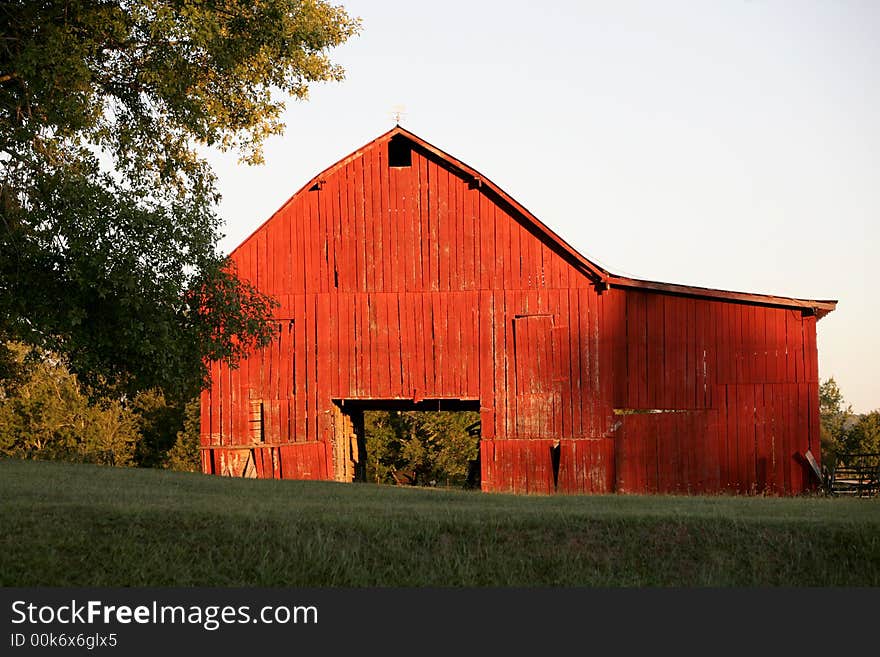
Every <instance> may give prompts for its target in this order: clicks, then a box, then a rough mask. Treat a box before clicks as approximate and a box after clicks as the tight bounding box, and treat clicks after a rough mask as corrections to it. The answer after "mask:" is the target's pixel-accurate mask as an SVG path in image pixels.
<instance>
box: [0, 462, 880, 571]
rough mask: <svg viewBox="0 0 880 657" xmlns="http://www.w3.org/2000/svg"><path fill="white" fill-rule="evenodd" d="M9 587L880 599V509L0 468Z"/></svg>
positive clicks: (2, 564) (1, 554) (21, 465)
mask: <svg viewBox="0 0 880 657" xmlns="http://www.w3.org/2000/svg"><path fill="white" fill-rule="evenodd" d="M0 585H3V586H36V585H49V586H209V585H210V586H356V587H359V586H844V585H845V586H878V585H880V500H876V499H875V500H859V499H824V498H799V499H778V498H745V497H726V496H715V497H679V496H674V497H673V496H656V497H642V496H593V497H573V496H572V497H564V496H558V497H517V496H509V495H488V494H484V493H479V492H457V491H442V490H428V489H414V488H393V487H384V486H375V485H371V484H336V483H329V482H328V483H324V482H295V481H257V480H239V479H236V480H233V479H225V478H220V477H207V476H203V475H195V474H182V473H174V472H167V471H160V470H134V469H121V468H109V467H98V466H88V465H72V464H64V463H50V462H32V461H17V460H10V459H0Z"/></svg>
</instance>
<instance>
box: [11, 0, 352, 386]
mask: <svg viewBox="0 0 880 657" xmlns="http://www.w3.org/2000/svg"><path fill="white" fill-rule="evenodd" d="M358 29H359V23H358V21H357V20H355V19H352V18H350V17H349V16H348V15H347V14H346V12H345V11H344V10H343V9H342V8H339V7H336V6H333V5H331V4H329V3H328V2H325V1H324V0H218V1H204V0H137V1H135V0H103V1H96V0H44V1H43V2H30V1H27V0H18V1H15V0H13V1H12V2H4V3H2V4H0V32H2V37H3V38H2V40H0V342H5V341H8V340H11V339H16V340H20V341H23V342H26V343H28V344H31V345H35V346H39V347H41V348H43V349H44V350H46V351H49V352H52V353H56V354H61V355H63V357H64V358H65V360H66V362H67V364H68V365H69V367H70V368H71V370H72V371H74V372H76V373H77V374H78V376H79V378H80V380H81V381H82V382H83V383H84V384H87V385H88V386H89V389H90V390H97V391H101V390H110V389H115V390H116V391H117V395H121V394H122V392H123V391H128V392H137V391H140V390H144V389H148V388H153V387H161V388H162V389H164V390H165V392H166V393H168V394H173V395H174V396H175V398H178V399H188V398H191V397H192V395H193V393H194V392H195V389H196V388H197V387H198V385H199V384H201V383H203V381H204V376H205V374H206V368H205V365H204V364H205V360H206V359H214V358H223V359H227V360H229V361H231V362H235V360H236V359H237V358H238V357H240V355H241V354H242V353H243V352H244V351H245V350H247V349H249V348H251V347H252V346H255V345H262V344H265V343H266V342H267V341H268V340H269V339H270V338H271V328H270V325H269V323H268V322H267V321H266V319H267V318H268V317H269V316H270V314H271V309H272V304H273V302H272V300H271V299H268V298H267V297H265V296H263V295H262V294H260V293H259V292H258V291H257V290H255V289H254V288H253V287H251V286H249V285H246V284H243V283H242V282H240V281H239V280H238V278H237V277H236V275H235V271H233V270H232V269H230V267H229V265H228V263H227V261H226V260H225V259H224V258H223V257H222V256H221V254H219V252H218V248H217V243H218V239H219V228H220V220H219V218H218V216H217V214H216V203H217V200H218V194H217V190H216V188H215V179H214V176H213V173H212V171H211V169H210V167H209V165H208V164H207V163H206V161H205V159H204V158H203V157H202V156H201V155H200V150H199V149H200V148H203V147H205V146H209V147H217V148H220V149H234V150H236V151H237V152H239V153H240V154H241V157H242V159H243V160H245V161H247V162H251V163H255V162H259V161H260V160H261V144H262V143H263V141H264V140H265V138H266V137H267V136H268V135H271V134H278V133H280V132H281V131H282V130H283V127H284V126H283V123H282V121H281V116H282V112H283V110H284V99H285V98H286V97H293V98H305V97H306V95H307V91H308V86H309V84H311V83H313V82H318V81H325V80H339V79H340V78H341V77H342V74H343V72H342V70H341V69H340V68H339V67H338V66H336V65H334V64H333V63H332V62H331V61H330V60H329V58H328V52H329V50H330V49H332V48H333V47H335V46H338V45H339V44H341V43H343V42H344V41H346V40H347V39H348V38H349V37H351V36H352V35H353V34H355V33H356V32H357V31H358ZM2 356H3V354H0V361H3V360H4V359H3V358H2ZM6 360H8V359H6ZM3 370H4V367H2V363H0V375H2V374H3Z"/></svg>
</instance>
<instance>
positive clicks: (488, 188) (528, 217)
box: [233, 125, 837, 319]
mask: <svg viewBox="0 0 880 657" xmlns="http://www.w3.org/2000/svg"><path fill="white" fill-rule="evenodd" d="M395 136H401V137H404V138H406V139H407V140H409V141H410V142H411V143H412V144H413V145H414V146H415V147H416V148H419V149H421V150H423V151H427V152H428V153H430V154H433V155H434V156H435V157H437V158H439V159H440V160H442V161H444V162H445V163H446V164H447V165H448V166H450V167H451V168H453V169H455V170H456V171H457V172H458V173H459V174H461V175H462V176H464V177H465V178H470V179H472V180H473V181H474V182H475V183H476V184H478V185H479V186H480V187H481V188H482V189H483V191H484V192H487V193H489V194H490V195H492V196H494V197H495V200H496V201H499V202H500V203H502V204H503V205H505V206H507V208H508V209H510V210H511V211H513V213H515V214H516V215H518V216H519V217H520V219H521V220H523V221H524V222H525V223H526V224H530V225H531V226H532V227H533V228H534V229H535V231H536V232H538V233H539V234H540V235H542V236H543V237H544V238H545V239H546V240H547V243H548V245H550V246H553V247H555V249H556V251H557V252H558V253H559V254H560V255H561V256H562V257H564V258H565V259H566V260H568V262H570V263H571V264H572V266H574V267H575V268H576V269H578V270H579V271H581V273H583V274H584V275H585V276H587V277H589V278H591V279H592V280H593V281H594V282H595V283H596V284H597V285H599V286H601V287H604V288H606V289H610V288H612V287H616V288H633V289H641V290H652V291H656V292H665V293H667V294H676V295H681V296H688V297H697V298H703V299H719V300H727V301H737V302H741V303H751V304H758V305H767V306H777V307H785V308H798V309H801V310H804V311H807V312H812V313H814V314H815V315H816V316H817V318H820V319H821V318H822V317H824V316H825V315H827V314H828V313H830V312H831V311H832V310H834V309H835V308H836V307H837V300H816V299H798V298H793V297H782V296H774V295H769V294H755V293H751V292H735V291H731V290H719V289H714V288H707V287H697V286H693V285H678V284H675V283H663V282H659V281H647V280H642V279H637V278H630V277H628V276H619V275H617V274H614V273H612V272H609V271H608V270H606V269H604V268H603V267H601V266H599V265H598V264H597V263H595V262H593V261H591V260H589V259H588V258H586V257H585V256H583V255H582V254H580V253H579V252H578V251H577V250H576V249H575V248H574V247H572V246H571V245H570V244H568V243H567V242H566V241H565V240H564V239H562V238H561V237H560V236H559V235H557V234H556V233H555V232H554V231H553V230H551V229H550V228H549V227H548V226H547V225H545V224H544V223H542V222H541V221H540V220H539V219H538V218H537V217H536V216H535V215H533V214H532V213H531V212H529V211H528V210H527V209H526V208H525V207H523V206H522V205H520V203H519V202H518V201H516V199H514V198H513V197H512V196H510V195H509V194H508V193H507V192H505V191H504V190H503V189H501V188H500V187H498V185H496V184H495V183H493V182H492V181H491V180H489V179H488V178H486V177H485V176H484V175H483V174H481V173H480V172H478V171H477V170H476V169H473V168H472V167H470V166H468V165H467V164H465V163H464V162H462V161H460V160H458V159H456V158H455V157H453V156H452V155H449V154H448V153H446V152H444V151H442V150H440V149H439V148H437V147H436V146H434V145H433V144H430V143H428V142H427V141H425V140H424V139H422V138H421V137H419V136H417V135H415V134H413V133H412V132H410V131H408V130H406V129H404V128H402V127H400V126H399V125H398V126H395V127H394V128H392V129H391V130H389V131H388V132H386V133H385V134H383V135H380V136H379V137H377V138H376V139H374V140H372V141H371V142H369V143H367V144H364V146H362V147H361V148H359V149H358V150H356V151H354V152H353V153H351V154H350V155H348V156H346V157H344V158H342V159H341V160H339V161H338V162H337V163H336V164H334V165H332V166H330V167H328V168H327V169H325V170H324V171H322V172H321V173H319V174H318V175H317V176H315V177H314V178H312V179H311V180H310V181H309V182H307V183H306V184H305V185H304V186H303V187H302V188H301V189H300V190H299V191H297V192H296V194H294V195H293V196H292V197H291V199H292V198H293V197H295V196H297V195H298V194H300V193H301V192H303V191H306V190H308V189H311V188H312V187H314V186H315V185H316V184H317V183H320V182H321V180H322V179H324V178H325V177H327V176H328V175H330V174H331V173H333V172H334V171H335V170H337V169H339V168H341V167H343V166H345V165H346V164H347V163H349V162H351V161H352V160H353V159H355V158H358V157H360V156H361V155H362V154H363V152H364V151H366V150H368V149H370V148H373V147H375V146H377V145H379V144H382V143H385V142H388V141H390V140H391V138H392V137H395ZM289 202H290V201H289V200H288V201H287V202H285V204H284V205H283V206H282V207H281V208H280V209H279V210H278V212H280V211H281V210H282V209H283V208H284V207H285V206H286V205H287V203H289ZM276 214H277V212H276ZM273 216H274V215H273ZM269 221H271V218H270V219H269ZM266 223H268V221H267V222H266ZM261 227H262V226H261ZM257 230H259V228H258V229H257ZM254 232H255V233H256V232H257V231H254ZM248 239H249V238H248ZM245 241H247V240H245ZM236 250H237V249H236ZM233 253H234V251H233Z"/></svg>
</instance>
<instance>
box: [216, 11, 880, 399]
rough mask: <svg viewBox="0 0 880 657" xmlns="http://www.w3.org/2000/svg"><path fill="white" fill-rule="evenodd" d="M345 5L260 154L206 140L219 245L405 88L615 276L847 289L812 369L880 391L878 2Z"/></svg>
mask: <svg viewBox="0 0 880 657" xmlns="http://www.w3.org/2000/svg"><path fill="white" fill-rule="evenodd" d="M335 4H342V5H343V6H344V7H345V8H346V10H347V11H348V12H349V14H351V15H354V16H359V17H360V18H361V19H362V22H363V28H362V32H361V34H360V35H358V36H356V37H354V38H352V39H351V40H350V41H349V42H347V43H346V44H345V45H343V46H342V47H340V48H337V49H335V50H333V51H332V52H331V53H330V54H331V59H332V60H333V61H334V62H336V63H338V64H340V65H342V66H343V67H344V68H345V70H346V79H345V80H344V81H343V82H340V83H325V84H320V85H315V86H313V87H312V88H311V91H310V94H309V98H308V100H306V101H294V100H291V101H290V102H289V103H288V109H287V112H286V115H285V121H286V124H287V128H286V130H285V133H284V135H283V136H279V137H273V138H271V139H270V140H269V141H268V142H267V143H266V148H265V156H266V157H265V164H263V165H261V166H258V167H250V166H247V165H244V164H240V163H239V162H238V161H237V157H236V156H235V155H234V154H229V153H215V152H214V153H210V155H209V160H210V162H211V163H212V164H213V165H214V168H215V171H216V173H217V175H218V186H219V190H220V192H221V194H222V195H223V199H222V201H221V204H220V206H219V212H220V214H221V217H223V219H224V221H225V230H224V233H225V237H224V238H223V240H222V241H221V249H222V250H223V251H224V252H225V253H228V252H229V251H231V250H232V249H233V248H235V246H237V245H238V244H239V243H240V242H241V241H242V240H243V239H245V238H246V237H247V236H248V235H249V234H250V233H251V232H252V231H253V230H254V229H256V228H257V227H258V226H259V225H260V224H261V223H263V222H264V221H265V220H266V219H268V218H269V217H270V216H271V215H272V213H274V212H275V211H276V210H277V209H278V208H279V207H280V206H281V205H282V204H283V203H284V202H285V201H286V200H287V199H288V198H289V197H290V196H291V195H292V194H293V193H294V192H296V191H297V190H298V189H299V188H300V187H301V186H302V185H304V184H305V183H306V182H307V181H308V180H309V179H311V178H312V177H313V176H315V175H316V174H318V173H319V172H321V171H322V170H323V169H325V168H326V167H328V166H330V165H331V164H333V163H335V162H336V161H337V160H339V159H341V158H342V157H344V156H346V155H348V154H349V153H351V152H352V151H354V150H356V149H358V148H359V147H360V146H362V145H364V144H365V143H366V142H368V141H370V140H372V139H374V138H375V137H377V136H379V135H380V134H382V133H384V132H386V131H387V130H389V129H390V128H392V127H393V126H394V118H393V110H394V109H395V108H396V107H399V106H403V108H404V110H403V111H404V114H403V115H402V117H401V125H402V126H403V127H405V128H407V129H408V130H410V131H412V132H414V133H415V134H417V135H418V136H420V137H421V138H423V139H425V140H426V141H428V142H430V143H431V144H433V145H435V146H436V147H438V148H440V149H441V150H444V151H446V152H447V153H449V154H451V155H453V156H454V157H456V158H458V159H459V160H462V161H463V162H466V163H467V164H469V165H470V166H472V167H473V168H474V169H476V170H477V171H479V172H481V173H482V174H483V175H484V176H486V177H487V178H489V179H490V180H492V181H493V182H494V183H496V184H497V185H499V186H500V187H501V188H502V189H504V190H505V191H506V192H508V193H509V194H510V195H511V196H513V197H514V198H515V199H516V200H518V201H519V202H520V203H521V204H522V205H524V206H525V207H526V208H528V209H529V210H530V211H531V212H532V213H533V214H534V215H535V216H537V217H538V218H539V219H540V220H541V221H542V222H543V223H545V224H546V225H548V226H549V227H550V228H551V229H552V230H554V231H555V232H556V233H557V234H558V235H560V236H561V237H562V238H563V239H565V240H566V241H567V242H568V243H569V244H571V245H572V246H573V247H574V248H575V249H577V250H578V251H580V252H581V253H582V254H584V255H585V256H587V257H588V258H590V259H591V260H593V261H595V262H597V263H598V264H600V265H602V266H604V267H606V268H607V269H609V270H610V271H612V272H614V273H618V274H623V275H629V276H634V277H637V278H645V279H649V280H656V281H665V282H670V283H680V284H685V285H697V286H704V287H713V288H720V289H725V290H736V291H746V292H756V293H764V294H774V295H782V296H793V297H800V298H810V299H836V300H838V302H839V303H838V308H837V310H836V311H834V312H833V313H831V314H830V315H828V316H826V317H825V318H824V319H822V320H821V321H820V322H819V324H818V348H819V375H820V378H821V379H822V380H825V379H827V378H829V377H834V379H835V380H836V381H837V383H838V385H839V386H840V388H841V391H842V392H843V395H844V397H845V399H846V401H847V402H849V403H850V404H852V406H853V410H854V411H855V412H859V413H861V412H868V411H870V410H873V409H875V408H880V383H877V378H878V373H880V303H878V301H877V292H876V289H875V288H874V286H871V285H869V283H871V282H873V281H875V280H876V279H877V277H878V270H880V269H878V265H877V262H876V258H875V254H876V253H877V250H878V247H880V3H878V2H874V1H872V0H865V1H864V2H856V1H848V0H827V1H826V2H811V1H809V0H801V1H795V0H790V1H787V2H783V1H777V0H727V1H722V0H719V1H716V2H696V1H691V2H676V1H675V0H664V1H663V2H656V1H645V2H636V1H626V0H622V1H613V2H612V1H611V0H608V1H606V2H590V1H588V0H579V1H570V2H569V1H561V0H559V1H554V0H542V2H540V3H539V2H534V1H533V2H524V1H516V0H513V1H510V0H508V1H504V2H502V1H498V0H470V1H468V2H465V1H461V0H444V1H443V2H412V1H411V0H410V1H403V0H348V1H343V2H335Z"/></svg>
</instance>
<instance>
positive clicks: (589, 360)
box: [202, 129, 833, 493]
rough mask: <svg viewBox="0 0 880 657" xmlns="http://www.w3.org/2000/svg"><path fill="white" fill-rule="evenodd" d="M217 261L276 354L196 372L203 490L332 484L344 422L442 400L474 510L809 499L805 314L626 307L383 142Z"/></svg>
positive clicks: (474, 182)
mask: <svg viewBox="0 0 880 657" xmlns="http://www.w3.org/2000/svg"><path fill="white" fill-rule="evenodd" d="M392 138H394V139H407V143H409V144H410V145H411V147H412V160H411V166H408V167H392V166H389V162H388V141H389V139H392ZM232 258H233V260H234V261H235V262H236V264H237V265H238V268H239V272H240V274H241V276H242V277H244V278H247V279H249V280H250V281H251V282H253V283H254V284H255V285H256V286H257V287H258V288H260V289H261V290H263V291H264V292H267V293H270V294H272V295H273V296H275V298H276V299H278V301H279V302H280V304H281V305H280V308H279V309H278V311H277V314H276V318H277V321H278V326H279V333H278V337H277V339H276V341H275V343H274V344H273V345H272V346H271V347H269V348H266V349H264V350H262V351H260V352H258V353H254V354H252V355H251V356H250V357H249V358H248V359H247V360H246V361H244V362H243V363H242V364H241V366H240V367H239V368H238V369H230V368H229V367H227V366H226V365H225V364H223V363H214V364H213V365H212V381H213V385H212V387H211V389H210V390H209V391H206V392H205V393H203V396H202V445H203V467H204V471H205V472H208V473H216V474H231V475H241V474H242V473H244V472H245V471H246V470H247V474H249V475H255V476H260V477H275V478H281V477H283V478H296V479H334V478H336V479H345V480H350V479H351V477H352V476H353V475H352V474H351V473H352V470H351V463H349V462H350V461H351V462H354V461H357V459H358V455H357V454H356V453H355V454H353V453H352V450H354V452H356V451H357V447H356V444H355V443H352V442H350V441H349V437H350V434H351V433H352V431H353V429H352V426H351V422H350V420H349V418H348V416H347V415H346V413H345V406H344V404H345V401H348V402H356V401H357V400H394V399H399V400H409V401H411V402H420V401H422V400H452V399H454V400H471V401H473V402H477V403H478V404H479V408H480V414H481V424H482V441H481V465H482V486H483V488H484V490H489V491H513V492H539V493H549V492H553V491H559V492H576V493H591V492H613V491H618V492H714V491H724V490H729V491H737V492H761V491H770V492H776V493H797V492H800V491H802V490H804V489H805V488H806V487H807V486H808V485H809V484H810V479H809V474H808V471H807V469H806V465H805V463H804V462H803V455H804V454H805V453H806V452H807V451H808V450H810V451H812V453H813V454H814V455H815V456H816V458H818V457H819V437H818V397H817V394H818V392H817V391H818V388H817V385H818V378H817V354H816V341H815V331H816V312H815V311H811V310H810V309H809V304H807V303H806V302H801V301H800V300H777V301H776V303H759V301H760V300H761V299H773V300H775V298H764V297H762V298H758V297H757V296H756V297H755V299H751V298H750V297H749V295H738V296H739V297H741V298H740V299H738V300H734V299H729V298H724V296H723V295H724V293H720V292H719V293H718V294H715V295H714V297H715V298H706V297H705V296H701V293H700V292H699V291H698V290H697V289H695V288H694V290H697V292H696V293H694V294H687V295H685V294H679V293H677V290H678V289H685V288H675V286H669V290H664V289H642V288H646V287H647V286H653V287H657V285H658V284H645V283H644V282H638V281H631V282H628V279H622V278H619V277H614V276H612V275H610V274H608V275H605V274H607V272H604V270H601V269H599V268H595V270H590V269H589V268H588V267H585V265H584V262H585V261H583V259H582V257H581V256H579V255H578V254H576V253H574V252H573V250H572V249H571V248H570V247H568V246H567V245H565V243H564V242H562V241H561V240H559V239H558V238H557V237H556V236H555V235H553V234H552V233H550V232H549V231H548V230H547V229H546V228H545V227H543V226H542V225H540V223H539V222H537V221H536V220H534V219H533V218H532V217H531V216H530V215H528V213H527V212H525V211H524V210H523V209H522V208H520V207H519V206H517V205H516V203H515V202H514V201H512V199H510V198H509V197H506V195H504V194H503V193H502V192H500V190H497V188H496V187H494V185H492V184H491V183H489V182H488V181H485V180H484V179H482V178H481V177H479V175H475V172H473V171H472V170H470V169H467V168H466V167H464V166H463V165H461V163H458V162H456V161H455V160H454V159H452V158H450V157H448V156H445V154H443V153H441V152H439V151H437V150H436V149H434V148H433V147H430V145H428V144H426V143H425V142H423V141H421V140H419V139H418V138H416V137H415V136H413V135H411V134H410V133H406V132H405V131H403V130H401V129H395V130H393V131H391V132H390V133H388V134H386V135H384V136H383V137H380V138H379V139H377V140H376V141H374V142H372V143H371V144H368V145H367V146H366V147H364V148H363V149H361V150H360V151H358V152H356V153H354V154H353V155H351V156H350V157H348V158H346V159H345V160H343V161H342V162H340V163H339V164H337V165H336V166H334V167H331V169H328V170H327V171H326V172H324V173H323V174H321V175H320V176H319V177H318V178H316V179H315V180H314V181H313V182H312V183H310V184H309V185H308V186H307V187H306V188H304V189H303V190H301V191H300V192H298V193H297V194H295V195H294V196H293V197H292V198H291V199H290V200H289V201H288V202H287V204H285V206H284V207H283V208H282V209H281V210H279V211H278V212H277V213H276V214H275V215H274V216H273V217H272V219H271V220H270V221H268V222H267V223H265V224H264V225H263V226H262V227H260V228H259V229H258V230H257V231H256V232H255V233H254V234H253V235H252V236H251V237H250V238H248V239H247V240H246V241H245V242H244V243H243V244H242V245H241V246H240V247H239V248H238V249H236V251H235V252H234V253H233V256H232ZM588 264H589V263H588ZM596 272H598V274H597V273H596ZM630 283H631V284H630ZM661 287H662V286H661ZM687 289H688V290H691V289H692V288H687ZM708 292H710V291H707V294H708ZM712 292H715V291H712ZM709 296H710V297H711V296H712V295H709ZM743 299H747V300H743ZM787 301H790V302H791V303H790V304H789V306H793V307H787V306H786V303H787ZM795 302H797V303H795ZM816 303H825V304H826V305H825V306H823V308H826V312H827V310H828V309H830V308H833V305H832V306H828V305H827V304H829V303H831V302H816ZM255 426H257V427H262V429H261V430H259V429H257V431H256V433H255V430H254V427H255ZM554 451H555V454H556V457H557V460H556V463H557V465H556V467H554Z"/></svg>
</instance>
